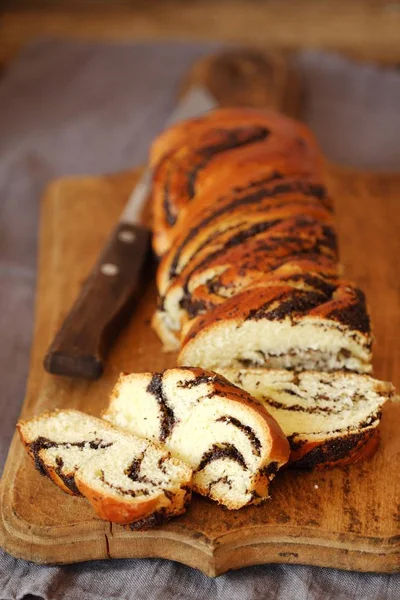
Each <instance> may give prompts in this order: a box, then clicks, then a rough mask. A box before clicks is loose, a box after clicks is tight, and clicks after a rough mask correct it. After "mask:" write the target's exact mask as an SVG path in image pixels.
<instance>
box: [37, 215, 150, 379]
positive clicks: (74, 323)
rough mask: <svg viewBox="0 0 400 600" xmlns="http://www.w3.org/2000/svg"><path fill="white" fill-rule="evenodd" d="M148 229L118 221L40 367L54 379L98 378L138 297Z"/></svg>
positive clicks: (146, 258)
mask: <svg viewBox="0 0 400 600" xmlns="http://www.w3.org/2000/svg"><path fill="white" fill-rule="evenodd" d="M149 257H150V231H149V229H147V228H146V227H144V226H142V225H137V224H132V223H124V222H120V223H119V224H118V226H117V227H116V228H115V230H114V232H113V234H112V235H111V237H110V238H109V242H108V244H107V246H106V247H105V249H104V251H103V252H102V254H101V256H100V257H99V259H98V261H97V263H96V264H95V266H94V267H93V269H92V271H91V272H90V274H89V276H88V278H87V279H86V281H85V283H84V284H83V287H82V289H81V292H80V294H79V296H78V298H77V299H76V301H75V303H74V305H73V307H72V309H71V311H70V312H69V314H68V316H67V317H66V319H65V320H64V322H63V324H62V326H61V329H60V330H59V331H58V333H57V335H56V336H55V338H54V341H53V343H52V344H51V346H50V348H49V350H48V352H47V354H46V356H45V359H44V367H45V369H46V370H47V371H49V372H50V373H54V374H55V375H67V376H70V377H83V378H85V379H98V378H99V377H100V376H101V375H102V373H103V370H104V359H105V357H106V354H107V352H108V350H109V347H110V345H111V344H112V342H113V340H114V339H115V337H116V336H117V335H118V333H119V331H120V329H121V328H122V327H123V325H124V323H125V321H126V318H127V313H128V312H129V311H130V309H131V307H132V305H133V302H134V300H135V299H136V298H137V297H138V296H139V295H140V293H141V291H142V286H143V285H144V280H146V277H145V273H144V269H145V266H147V268H149V267H150V265H149Z"/></svg>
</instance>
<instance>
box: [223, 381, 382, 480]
mask: <svg viewBox="0 0 400 600" xmlns="http://www.w3.org/2000/svg"><path fill="white" fill-rule="evenodd" d="M222 373H223V374H224V375H225V377H227V378H228V379H229V380H230V381H232V382H233V383H235V384H236V385H239V386H240V387H242V388H243V389H245V390H246V391H247V392H249V393H250V394H251V395H252V396H254V397H255V398H256V399H257V400H258V402H260V404H262V405H263V406H264V407H265V408H266V409H267V410H268V411H269V412H270V413H271V414H272V415H273V416H274V417H275V419H276V420H277V421H278V423H279V425H280V426H281V427H282V429H283V431H284V432H285V434H286V435H287V437H288V439H289V442H290V448H291V454H290V463H291V464H292V465H293V466H294V467H297V468H321V467H327V466H334V465H338V464H342V465H343V464H349V463H353V462H356V461H358V460H360V459H362V458H367V457H368V456H370V455H371V454H372V453H373V452H374V450H375V449H376V447H377V444H378V439H379V437H378V429H377V427H378V425H379V421H380V417H381V409H382V406H383V404H384V403H385V402H386V401H387V400H389V399H390V398H391V396H392V394H393V391H394V390H393V386H392V384H391V383H386V382H384V381H378V380H376V379H373V378H372V377H369V376H368V375H357V374H354V373H346V372H336V373H317V372H311V371H310V372H306V371H305V372H303V373H298V374H296V373H293V372H290V371H284V370H270V371H268V370H263V369H239V370H237V369H224V370H222Z"/></svg>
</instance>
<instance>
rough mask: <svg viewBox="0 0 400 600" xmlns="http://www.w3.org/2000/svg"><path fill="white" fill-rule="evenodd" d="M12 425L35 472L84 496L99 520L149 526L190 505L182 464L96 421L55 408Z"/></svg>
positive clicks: (187, 472)
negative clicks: (15, 425) (32, 461)
mask: <svg viewBox="0 0 400 600" xmlns="http://www.w3.org/2000/svg"><path fill="white" fill-rule="evenodd" d="M17 427H18V430H19V434H20V436H21V440H22V442H23V444H24V446H25V448H26V450H27V451H28V453H29V454H30V456H31V457H32V458H33V460H34V463H35V466H36V468H37V469H38V470H39V472H40V473H41V474H43V475H47V476H49V477H50V479H52V480H53V481H54V483H56V484H57V485H58V486H59V487H60V488H61V489H62V490H63V491H65V492H67V493H69V494H72V495H81V494H82V495H83V496H85V497H86V498H87V499H88V500H89V501H90V502H91V504H92V505H93V507H94V509H95V511H96V513H97V514H98V516H99V517H101V518H102V519H106V520H108V521H113V522H115V523H121V524H133V523H134V524H136V525H135V526H136V527H137V526H138V525H139V526H151V525H153V524H159V523H160V522H162V521H163V520H165V519H167V518H168V517H171V516H174V515H178V514H181V513H182V512H184V511H185V509H186V506H187V504H188V502H189V501H190V496H191V478H192V471H191V469H190V468H189V467H188V466H187V465H185V464H183V463H182V462H180V461H179V460H177V459H175V458H172V457H171V456H170V455H169V454H168V452H166V451H165V450H162V449H160V448H157V447H156V446H154V445H153V444H151V443H150V442H148V441H147V440H143V439H139V438H137V437H136V436H134V435H131V434H129V433H126V432H124V431H120V430H118V429H117V428H115V427H113V426H112V425H110V424H109V423H106V422H105V421H103V420H101V419H97V418H95V417H92V416H89V415H86V414H84V413H81V412H79V411H76V410H60V411H54V412H49V413H45V414H43V415H41V416H39V417H35V418H33V419H30V420H29V421H20V422H19V423H18V425H17ZM143 520H144V521H143Z"/></svg>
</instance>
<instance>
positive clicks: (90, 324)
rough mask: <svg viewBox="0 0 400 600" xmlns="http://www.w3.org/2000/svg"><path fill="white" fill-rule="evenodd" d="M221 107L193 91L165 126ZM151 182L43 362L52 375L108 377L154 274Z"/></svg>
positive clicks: (141, 187) (141, 186) (136, 194)
mask: <svg viewBox="0 0 400 600" xmlns="http://www.w3.org/2000/svg"><path fill="white" fill-rule="evenodd" d="M216 106H218V102H217V101H216V100H215V98H214V97H213V96H212V95H211V94H210V93H209V92H208V91H207V89H206V88H205V87H202V86H194V87H192V88H191V89H190V91H188V92H187V93H186V94H185V95H184V97H183V98H182V99H181V100H180V102H179V103H178V105H177V107H176V109H175V110H174V111H173V113H172V114H171V115H170V117H169V119H168V120H167V122H166V124H165V126H166V127H168V126H170V125H172V124H174V123H176V122H178V121H181V120H183V119H188V118H191V117H195V116H198V115H201V114H202V113H204V112H206V111H208V110H210V109H212V108H215V107H216ZM151 178H152V173H151V170H150V168H148V167H147V168H146V169H145V170H144V172H143V175H142V176H141V178H140V179H139V181H138V182H137V184H136V186H135V188H134V190H133V191H132V193H131V196H130V197H129V199H128V202H127V204H126V207H125V209H124V211H123V213H122V215H121V217H120V220H119V222H118V223H117V225H116V227H115V228H114V230H113V231H112V233H111V235H110V236H109V238H108V240H107V242H106V244H105V246H104V249H103V250H102V252H101V254H100V256H99V258H98V260H97V262H96V264H95V265H94V266H93V268H92V270H91V271H90V273H89V275H88V277H87V279H86V280H85V282H84V284H83V286H82V289H81V291H80V293H79V295H78V297H77V299H76V300H75V302H74V304H73V306H72V308H71V310H70V312H69V313H68V315H67V317H66V318H65V320H64V322H63V323H62V325H61V328H60V329H59V331H58V332H57V334H56V336H55V337H54V340H53V342H52V343H51V345H50V347H49V349H48V351H47V354H46V356H45V358H44V368H45V369H46V371H48V372H49V373H53V374H55V375H66V376H69V377H82V378H84V379H91V380H94V379H98V378H99V377H100V376H101V375H102V374H103V371H104V366H105V359H106V356H107V353H108V350H109V349H110V346H111V344H112V342H113V341H114V340H115V338H116V337H117V335H118V333H119V332H120V330H121V329H122V327H123V326H124V324H125V322H126V320H127V319H128V318H129V316H130V314H131V311H132V309H133V306H134V303H135V301H136V300H137V299H138V298H139V297H140V295H141V293H142V292H143V288H144V284H145V280H146V271H149V270H150V260H151V245H150V239H151V232H150V229H149V228H148V227H146V226H145V225H143V224H142V223H141V214H142V210H143V207H144V205H145V203H146V201H147V199H148V196H149V193H150V186H151ZM146 267H147V268H146Z"/></svg>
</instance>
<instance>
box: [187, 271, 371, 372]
mask: <svg viewBox="0 0 400 600" xmlns="http://www.w3.org/2000/svg"><path fill="white" fill-rule="evenodd" d="M371 346H372V335H371V331H370V322H369V317H368V313H367V308H366V303H365V297H364V294H363V292H362V291H361V290H360V289H358V288H356V287H354V286H353V285H352V284H351V283H349V282H347V281H344V280H338V281H337V282H329V281H328V280H327V279H326V278H324V277H322V276H321V275H319V274H317V273H302V274H301V273H300V274H298V275H295V276H293V275H291V276H290V277H289V278H284V279H281V280H277V281H273V282H272V284H271V282H270V281H267V278H266V281H265V282H264V283H263V282H262V280H260V282H257V284H256V285H254V286H252V287H251V288H248V289H245V290H244V291H243V292H241V293H239V294H236V295H235V296H234V297H233V298H230V299H228V300H226V301H225V302H223V303H222V304H220V305H219V306H217V307H216V308H214V309H213V310H210V311H209V312H207V313H206V314H205V315H202V316H200V317H198V318H197V319H195V320H194V322H193V324H192V325H191V327H190V328H189V330H188V331H187V333H186V337H185V338H184V340H183V344H182V349H181V352H180V354H179V357H178V364H180V365H193V366H197V367H202V368H205V369H213V370H215V371H217V372H219V371H220V370H221V369H226V368H228V367H234V368H243V367H264V368H271V369H280V368H283V369H290V370H295V371H306V370H317V371H336V370H341V369H346V370H349V371H355V372H358V373H368V372H370V371H371V368H372V367H371Z"/></svg>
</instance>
